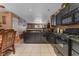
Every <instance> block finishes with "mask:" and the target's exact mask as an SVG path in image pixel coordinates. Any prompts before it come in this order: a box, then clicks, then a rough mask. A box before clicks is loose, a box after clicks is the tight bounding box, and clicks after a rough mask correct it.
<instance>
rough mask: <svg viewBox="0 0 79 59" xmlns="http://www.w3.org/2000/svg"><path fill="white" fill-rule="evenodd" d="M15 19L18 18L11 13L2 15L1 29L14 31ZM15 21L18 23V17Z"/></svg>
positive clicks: (0, 15)
mask: <svg viewBox="0 0 79 59" xmlns="http://www.w3.org/2000/svg"><path fill="white" fill-rule="evenodd" d="M14 17H16V16H15V15H14V14H13V13H11V12H2V13H0V29H14V28H13V24H14V21H13V20H14ZM15 20H16V21H17V20H18V17H16V19H15Z"/></svg>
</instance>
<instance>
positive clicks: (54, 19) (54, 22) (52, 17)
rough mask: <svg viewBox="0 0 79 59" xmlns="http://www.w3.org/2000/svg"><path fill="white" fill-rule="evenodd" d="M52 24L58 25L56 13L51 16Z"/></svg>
mask: <svg viewBox="0 0 79 59" xmlns="http://www.w3.org/2000/svg"><path fill="white" fill-rule="evenodd" d="M51 25H54V26H55V25H56V15H52V16H51Z"/></svg>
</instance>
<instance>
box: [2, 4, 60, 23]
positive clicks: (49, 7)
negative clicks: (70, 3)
mask: <svg viewBox="0 0 79 59" xmlns="http://www.w3.org/2000/svg"><path fill="white" fill-rule="evenodd" d="M3 5H4V6H5V7H6V9H7V10H9V11H11V12H13V13H15V14H17V15H18V16H20V17H21V18H23V19H24V20H26V22H34V23H35V22H36V23H42V22H47V21H48V19H49V17H50V15H52V14H54V13H55V12H56V11H57V10H58V9H60V7H61V3H5V4H3Z"/></svg>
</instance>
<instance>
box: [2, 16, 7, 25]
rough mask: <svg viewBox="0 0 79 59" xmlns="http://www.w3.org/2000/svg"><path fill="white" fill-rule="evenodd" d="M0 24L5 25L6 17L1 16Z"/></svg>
mask: <svg viewBox="0 0 79 59" xmlns="http://www.w3.org/2000/svg"><path fill="white" fill-rule="evenodd" d="M2 24H6V16H2Z"/></svg>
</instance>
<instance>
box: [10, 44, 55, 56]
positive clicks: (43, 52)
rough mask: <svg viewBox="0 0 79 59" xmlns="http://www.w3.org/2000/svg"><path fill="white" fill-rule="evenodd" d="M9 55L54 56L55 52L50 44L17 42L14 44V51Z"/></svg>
mask: <svg viewBox="0 0 79 59" xmlns="http://www.w3.org/2000/svg"><path fill="white" fill-rule="evenodd" d="M10 56H56V54H55V51H54V48H53V47H52V46H51V45H50V44H19V45H16V53H15V54H13V53H11V54H10Z"/></svg>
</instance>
